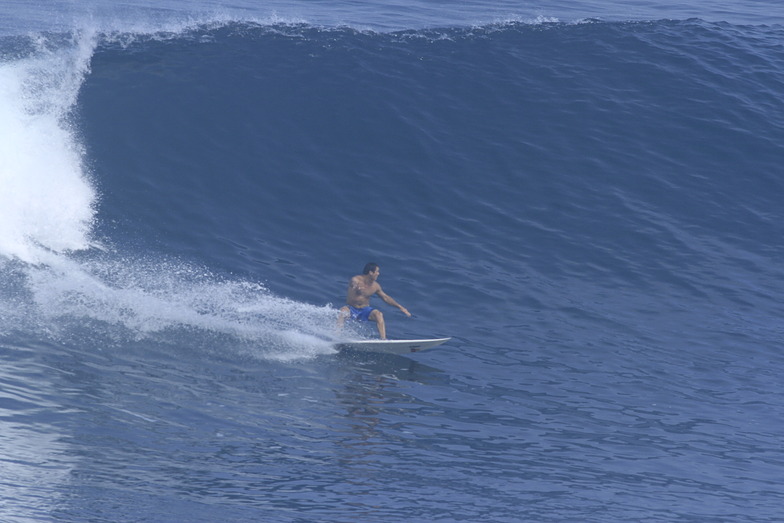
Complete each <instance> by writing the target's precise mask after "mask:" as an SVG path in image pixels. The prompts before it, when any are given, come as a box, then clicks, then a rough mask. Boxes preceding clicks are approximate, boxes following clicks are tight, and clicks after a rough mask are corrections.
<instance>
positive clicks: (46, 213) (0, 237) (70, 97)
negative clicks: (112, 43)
mask: <svg viewBox="0 0 784 523" xmlns="http://www.w3.org/2000/svg"><path fill="white" fill-rule="evenodd" d="M36 44H37V46H38V50H37V52H36V53H34V54H33V55H32V56H28V57H26V58H22V59H19V60H17V61H13V62H7V63H2V64H0V255H2V256H5V257H8V258H18V259H21V260H24V261H27V262H31V263H38V262H39V261H40V259H39V255H40V254H41V253H42V252H44V251H46V250H49V251H54V252H66V251H72V250H78V249H84V248H87V247H88V246H89V244H90V229H91V225H92V222H93V218H94V207H95V201H96V193H95V191H94V189H93V188H92V186H91V184H90V182H89V177H88V175H87V172H86V170H85V168H84V162H83V161H82V149H81V146H80V144H79V142H78V140H77V139H76V137H75V133H74V132H73V129H72V128H71V126H70V125H69V123H68V121H67V117H68V114H69V112H70V111H71V109H72V107H73V105H74V103H75V102H76V98H77V95H78V92H79V88H80V86H81V84H82V81H83V79H84V77H85V75H86V74H87V72H88V71H89V64H90V58H91V57H92V53H93V50H94V47H95V38H94V35H92V34H85V33H80V34H78V35H76V37H75V38H74V40H73V41H72V42H70V43H69V45H65V46H61V47H59V48H55V49H50V45H51V43H50V42H49V41H47V40H46V39H43V38H39V39H38V41H37V42H36Z"/></svg>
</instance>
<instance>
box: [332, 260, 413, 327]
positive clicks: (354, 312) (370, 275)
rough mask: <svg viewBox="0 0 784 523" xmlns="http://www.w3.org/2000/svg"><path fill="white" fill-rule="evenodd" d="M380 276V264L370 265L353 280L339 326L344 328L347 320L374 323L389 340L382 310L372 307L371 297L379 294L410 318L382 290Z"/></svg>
mask: <svg viewBox="0 0 784 523" xmlns="http://www.w3.org/2000/svg"><path fill="white" fill-rule="evenodd" d="M379 274H381V269H379V267H378V264H377V263H368V264H367V265H365V269H364V270H363V271H362V274H359V275H357V276H354V277H353V278H351V281H349V283H348V294H347V295H346V303H347V305H345V306H344V307H342V308H341V309H340V314H339V316H338V326H340V327H342V326H343V324H344V323H345V321H346V319H347V318H351V319H353V320H358V321H368V320H369V321H374V322H376V327H378V334H379V336H380V337H381V339H382V340H385V339H387V329H386V326H385V325H384V315H383V314H382V313H381V311H380V310H378V309H374V308H373V307H371V306H370V297H371V296H373V295H374V294H377V295H378V297H379V298H381V299H382V300H384V302H385V303H387V304H389V305H392V306H394V307H397V308H398V309H400V310H401V312H402V313H403V314H405V315H406V316H408V317H409V318H410V317H411V313H410V312H408V310H407V309H406V308H405V307H403V306H402V305H400V304H399V303H398V302H396V301H395V300H393V299H392V297H391V296H389V295H388V294H386V293H385V292H384V291H383V290H382V289H381V285H379V284H378V282H377V281H376V280H377V279H378V275H379Z"/></svg>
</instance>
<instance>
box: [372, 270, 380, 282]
mask: <svg viewBox="0 0 784 523" xmlns="http://www.w3.org/2000/svg"><path fill="white" fill-rule="evenodd" d="M379 274H381V267H376V270H375V271H373V272H371V273H370V276H371V277H372V278H373V281H376V280H377V279H378V275H379Z"/></svg>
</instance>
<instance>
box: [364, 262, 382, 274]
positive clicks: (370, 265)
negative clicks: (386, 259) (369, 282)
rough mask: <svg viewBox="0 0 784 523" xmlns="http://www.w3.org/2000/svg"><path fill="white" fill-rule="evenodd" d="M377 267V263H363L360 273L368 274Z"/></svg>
mask: <svg viewBox="0 0 784 523" xmlns="http://www.w3.org/2000/svg"><path fill="white" fill-rule="evenodd" d="M376 269H378V264H377V263H374V262H370V263H367V264H365V268H364V269H362V274H370V273H371V272H376Z"/></svg>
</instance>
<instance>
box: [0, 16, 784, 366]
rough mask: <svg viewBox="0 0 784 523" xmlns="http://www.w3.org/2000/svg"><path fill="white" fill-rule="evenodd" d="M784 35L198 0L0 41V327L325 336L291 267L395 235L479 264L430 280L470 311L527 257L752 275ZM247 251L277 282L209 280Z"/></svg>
mask: <svg viewBox="0 0 784 523" xmlns="http://www.w3.org/2000/svg"><path fill="white" fill-rule="evenodd" d="M780 36H781V30H780V29H777V28H759V27H752V28H748V27H738V26H732V25H728V24H708V23H705V22H701V21H697V20H692V21H685V22H677V21H660V22H634V23H630V22H617V23H616V22H612V23H605V22H597V21H585V22H583V23H579V24H571V23H560V22H555V21H552V20H545V19H541V20H535V21H533V23H528V22H527V21H526V22H522V23H521V22H519V21H508V20H507V21H503V22H500V23H493V24H485V25H481V26H476V27H447V28H441V29H423V30H406V31H397V32H390V33H387V32H378V31H373V30H364V29H362V30H360V29H356V28H351V27H318V26H314V25H309V24H301V23H280V22H279V21H274V22H271V23H270V22H263V23H259V22H247V21H239V22H238V21H236V20H220V19H218V20H215V19H213V20H209V21H206V22H205V21H204V20H201V21H198V22H196V23H195V24H193V23H190V22H189V23H182V24H179V25H177V24H174V25H170V26H166V27H164V26H160V25H158V26H144V25H143V24H142V25H140V26H139V27H138V28H136V29H132V30H128V29H122V30H114V29H112V30H101V31H98V30H84V31H77V32H74V33H71V34H67V35H38V36H36V37H34V38H29V39H21V40H20V39H13V41H9V40H6V41H4V44H3V45H4V46H5V47H4V52H3V61H2V63H1V64H0V89H2V90H1V91H0V107H1V108H2V109H0V111H3V114H2V119H0V136H2V138H3V140H0V143H2V145H0V147H2V148H3V149H2V154H3V157H7V158H11V161H10V162H7V163H4V165H3V166H2V167H0V169H2V171H0V172H2V183H3V185H4V186H5V187H8V188H11V190H7V191H3V192H2V195H0V256H2V259H3V260H4V261H3V266H4V269H5V270H4V275H3V277H2V281H1V282H0V289H1V290H2V298H3V299H2V303H3V305H2V307H3V315H4V318H13V321H8V322H6V323H5V329H6V331H7V332H10V331H12V330H20V329H21V330H22V331H24V332H26V333H28V334H30V333H34V332H48V333H49V334H50V335H51V336H55V337H57V338H58V339H70V338H72V337H74V336H77V334H78V336H81V339H84V338H85V336H86V337H90V336H96V332H100V333H102V335H103V336H105V337H108V338H110V339H111V338H117V339H120V340H133V339H137V338H138V337H141V338H144V339H160V340H162V339H165V338H166V337H167V336H169V334H170V333H172V332H174V333H175V334H174V335H172V336H173V338H175V339H179V338H181V335H182V334H183V332H184V331H187V330H189V329H196V330H197V331H199V332H201V333H203V334H202V336H203V339H204V340H207V339H209V335H208V334H206V333H219V334H220V335H225V336H228V337H229V338H231V339H232V340H234V343H236V344H237V346H238V347H245V348H248V347H253V346H258V345H262V346H276V347H284V346H287V344H290V343H294V344H295V345H296V344H297V343H298V344H299V345H298V346H299V347H300V349H302V350H292V351H287V350H282V351H280V352H279V354H288V355H294V354H312V353H310V352H308V350H309V349H307V347H310V348H313V347H320V348H319V349H317V351H318V350H327V346H326V345H323V344H320V342H316V341H315V340H322V341H323V340H326V339H329V337H331V336H332V335H333V334H334V333H333V332H332V328H333V323H334V322H333V320H334V311H333V310H332V308H331V307H330V306H324V307H320V306H314V305H309V304H308V301H310V302H318V301H320V300H321V298H314V296H316V294H315V293H314V294H306V293H303V294H304V295H303V294H297V293H298V292H299V291H297V288H302V287H306V288H311V289H321V287H322V285H323V275H324V274H337V273H340V272H341V271H345V270H346V269H345V266H346V264H347V258H348V259H351V260H357V259H361V263H364V262H365V261H367V259H365V258H367V257H376V256H387V257H391V256H392V254H390V247H389V245H393V246H394V250H393V255H394V257H396V258H398V259H400V260H403V262H408V263H409V264H410V265H411V266H413V267H415V270H416V271H417V272H416V273H417V274H421V275H426V277H427V278H436V281H439V280H438V279H437V278H440V277H441V276H440V275H439V271H437V270H435V267H439V266H449V267H452V270H453V271H455V272H456V273H458V274H460V275H461V278H463V279H464V280H465V281H467V282H468V283H467V284H466V286H465V287H464V288H458V287H457V286H454V285H453V284H450V283H449V282H442V283H443V284H444V285H443V286H442V287H441V288H440V289H439V291H438V292H441V293H443V294H442V295H441V297H442V298H444V299H448V300H451V301H452V302H456V303H460V302H463V301H465V300H466V299H467V296H470V298H471V299H470V300H469V301H471V302H472V303H475V304H476V307H477V308H478V309H480V310H481V309H484V308H487V309H488V310H489V309H491V308H492V307H491V306H490V303H494V304H495V305H497V302H498V301H500V302H501V303H502V304H505V306H506V307H507V308H509V309H514V308H515V307H519V304H517V303H516V301H515V298H514V297H505V296H504V293H503V291H502V289H501V288H500V283H499V281H501V280H503V279H506V278H510V277H512V276H511V274H510V273H511V272H512V271H511V270H510V269H508V268H507V266H508V265H509V264H510V263H511V264H512V265H515V266H516V265H519V264H520V258H521V256H522V257H524V259H526V260H527V261H526V262H525V264H524V266H526V267H527V268H528V270H529V271H531V272H532V273H536V274H540V277H541V278H543V279H547V278H573V279H577V280H584V279H592V278H597V277H600V279H601V280H602V281H604V282H606V284H608V285H609V284H612V285H616V284H618V285H621V284H628V283H629V282H632V283H633V284H634V285H643V286H644V285H646V284H645V283H644V282H646V281H647V282H650V283H648V285H651V286H652V287H654V288H656V287H659V286H665V287H668V286H678V288H679V289H680V290H683V289H687V291H686V294H687V295H691V296H692V297H694V298H699V297H704V295H705V292H706V291H705V288H704V286H703V285H702V284H701V282H704V281H705V280H706V274H707V273H706V272H705V270H704V269H700V268H694V269H692V268H690V267H695V266H696V265H698V264H696V263H695V261H696V260H705V259H708V260H710V263H711V264H718V265H720V266H725V265H726V266H727V268H725V269H724V270H727V271H729V272H731V271H732V270H735V268H737V267H738V266H743V265H748V264H752V265H753V266H754V270H753V271H752V272H754V273H756V274H758V276H751V279H750V281H751V282H752V283H750V284H749V285H750V286H751V287H753V288H755V289H756V286H757V283H753V282H755V281H756V280H757V278H759V277H760V276H759V275H760V274H770V271H769V270H768V269H765V268H764V267H765V263H764V261H762V259H761V258H765V257H768V256H769V255H770V254H771V252H770V249H771V248H770V247H767V246H766V245H765V243H764V241H760V240H761V239H762V238H765V237H770V236H771V235H775V234H776V231H777V225H776V220H775V219H774V217H775V216H777V215H778V213H777V211H776V210H775V209H776V205H777V204H776V203H775V202H773V201H772V200H771V198H770V195H771V194H776V193H777V192H776V191H779V190H780V181H778V180H777V179H776V178H775V176H774V175H773V174H772V173H774V172H775V167H776V166H777V152H778V151H779V149H778V146H777V145H776V143H777V137H779V136H780V135H781V128H780V127H777V126H776V123H775V122H776V121H778V120H777V119H776V118H771V115H775V114H776V111H777V110H780V109H777V105H776V99H777V98H776V97H777V93H778V92H781V90H780V87H781V76H780V72H781V69H782V68H781V58H780V51H779V50H778V49H779V48H778V47H777V45H778V44H777V41H779V40H778V39H779V37H780ZM739 100H740V103H738V101H739ZM694 137H699V138H694ZM684 142H686V143H689V144H691V146H690V147H683V143H684ZM738 144H742V147H738ZM554 151H560V153H558V154H556V153H555V152H554ZM749 152H751V156H753V161H751V163H750V159H749ZM741 168H743V169H745V173H746V174H745V178H744V179H743V180H742V181H741V180H738V179H737V177H736V176H735V175H734V172H735V170H736V169H741ZM629 173H633V174H629ZM362 186H372V187H374V189H375V191H374V192H373V193H371V194H369V195H362V194H361V193H360V192H358V190H357V189H356V188H357V187H362ZM695 195H699V199H700V203H699V204H698V205H695V204H694V203H693V202H694V198H695ZM729 195H732V197H730V196H729ZM401 211H402V212H403V216H402V217H401ZM357 216H360V217H361V219H360V221H359V223H358V220H357ZM368 216H372V227H373V228H374V230H375V234H372V235H369V234H367V232H366V231H365V230H364V227H365V226H366V225H365V224H364V222H363V220H364V219H366V218H365V217H368ZM738 224H741V226H738ZM367 226H370V224H368V225H367ZM584 238H590V239H591V241H590V242H586V241H585V240H584ZM453 245H459V246H460V249H461V252H460V253H456V252H454V249H453V247H452V246H453ZM531 251H541V252H549V253H550V256H548V261H546V262H545V261H543V260H542V259H538V258H537V257H535V256H532V255H531V254H521V253H527V252H531ZM157 253H160V254H157ZM706 253H707V254H706ZM425 257H427V258H428V259H426V260H423V258H425ZM575 259H580V260H582V263H577V262H576V261H575ZM314 260H315V261H317V263H315V262H314ZM478 260H481V261H478ZM652 260H659V261H656V262H653V261H652ZM356 263H357V264H359V262H356ZM683 263H685V264H686V265H687V266H686V268H682V264H683ZM401 264H402V263H401ZM309 265H313V268H310V267H308V266H309ZM202 267H204V268H202ZM292 267H294V268H295V269H292ZM260 270H261V271H262V274H264V276H265V280H268V281H269V282H272V284H271V285H269V284H267V283H266V282H265V283H262V282H260V281H257V280H258V279H260V278H256V277H252V276H247V277H243V276H226V277H224V276H221V275H222V274H231V273H233V272H235V271H236V272H239V273H240V274H244V275H253V274H258V273H259V271H260ZM292 271H293V272H296V275H292V274H291V273H292ZM744 271H745V269H744ZM744 273H745V272H744ZM708 279H710V278H708ZM292 281H296V285H294V284H289V282H292ZM287 285H290V286H287ZM341 285H342V283H341ZM271 287H275V288H276V289H277V290H276V292H271V291H270V290H268V289H269V288H271ZM752 291H753V292H756V290H754V289H752ZM415 292H421V293H422V296H418V298H420V299H423V300H426V299H428V296H427V295H426V293H425V292H424V291H415ZM719 292H720V293H722V292H724V291H719ZM496 293H498V295H496ZM281 294H282V295H295V296H301V297H302V299H301V300H299V301H298V300H293V299H287V298H281V297H280V295H281ZM415 296H416V295H415ZM322 302H323V301H322ZM85 325H90V326H92V327H91V328H88V329H86V328H85V327H84V326H85ZM96 325H103V327H100V328H98V327H95V326H96ZM78 336H77V337H78ZM292 340H295V341H294V342H292ZM297 340H298V341H297ZM205 343H206V342H205ZM243 350H244V349H243Z"/></svg>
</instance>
